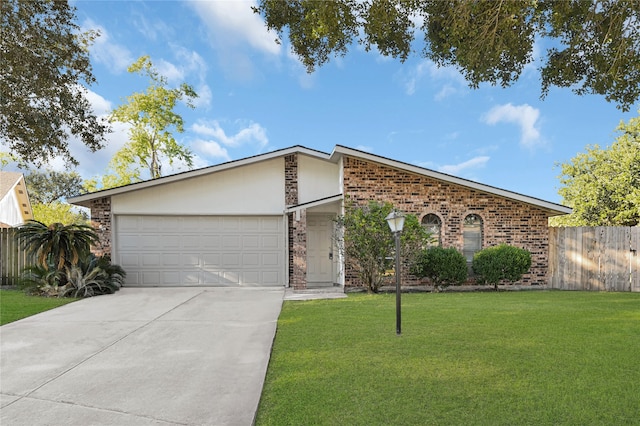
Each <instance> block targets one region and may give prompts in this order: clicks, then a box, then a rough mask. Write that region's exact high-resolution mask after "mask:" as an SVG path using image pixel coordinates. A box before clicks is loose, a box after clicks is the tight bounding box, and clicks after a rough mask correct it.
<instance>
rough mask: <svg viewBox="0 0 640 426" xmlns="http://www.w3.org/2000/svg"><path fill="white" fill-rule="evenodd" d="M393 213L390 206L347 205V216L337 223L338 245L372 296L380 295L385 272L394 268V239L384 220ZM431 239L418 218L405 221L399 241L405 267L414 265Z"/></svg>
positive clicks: (409, 218) (340, 218) (410, 217)
mask: <svg viewBox="0 0 640 426" xmlns="http://www.w3.org/2000/svg"><path fill="white" fill-rule="evenodd" d="M392 210H393V205H392V204H391V203H389V202H386V203H384V204H380V203H377V202H375V201H371V202H369V204H368V205H367V206H364V207H360V206H354V205H352V204H348V205H347V206H346V208H345V214H344V216H340V217H339V218H338V219H337V222H338V225H339V226H338V227H337V229H338V235H336V241H337V245H338V247H339V249H340V250H341V252H342V254H343V255H344V256H345V260H346V262H347V265H348V266H350V267H351V268H353V270H354V271H355V272H356V273H357V274H358V276H359V278H360V279H361V280H362V282H363V283H364V284H365V285H366V287H367V291H369V292H373V293H376V292H378V290H379V289H380V285H381V284H382V279H383V277H384V272H385V271H386V270H388V269H390V268H391V267H392V264H393V261H392V259H393V257H392V255H393V251H394V238H393V234H392V233H391V230H390V229H389V225H388V224H387V222H386V220H385V218H386V217H387V215H388V214H389V213H391V211H392ZM428 237H429V235H428V233H427V232H426V231H425V230H424V228H423V227H422V226H421V225H420V222H419V221H418V219H417V218H416V217H415V216H413V215H407V216H406V217H405V224H404V229H403V231H402V234H401V238H400V242H401V251H402V258H403V263H405V264H408V265H411V264H413V262H414V258H415V255H416V254H417V253H418V252H419V250H420V249H422V247H423V246H425V245H426V243H427V242H428Z"/></svg>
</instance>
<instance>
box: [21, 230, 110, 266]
mask: <svg viewBox="0 0 640 426" xmlns="http://www.w3.org/2000/svg"><path fill="white" fill-rule="evenodd" d="M17 234H18V239H19V241H20V244H21V245H22V247H23V248H24V249H25V250H26V251H27V253H30V254H33V255H34V256H35V258H36V262H37V263H38V264H39V265H40V266H42V267H43V268H47V267H48V265H52V266H53V267H54V268H55V269H57V270H59V271H61V270H62V269H63V268H64V267H65V265H67V266H72V265H76V264H77V263H78V261H79V260H80V259H81V258H83V257H85V256H88V255H89V253H90V248H91V244H95V243H97V242H98V235H97V234H96V232H95V230H94V229H93V228H92V227H91V226H89V225H83V224H71V225H63V224H62V223H53V224H51V225H49V226H47V225H45V224H44V223H42V222H38V221H37V220H30V221H28V222H27V223H26V224H24V225H23V226H21V227H20V228H19V229H18V233H17Z"/></svg>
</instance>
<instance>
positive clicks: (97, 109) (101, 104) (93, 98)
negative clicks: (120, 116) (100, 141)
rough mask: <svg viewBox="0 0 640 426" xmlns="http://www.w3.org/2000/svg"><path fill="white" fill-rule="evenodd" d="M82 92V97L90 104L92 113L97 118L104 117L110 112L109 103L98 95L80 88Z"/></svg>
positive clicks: (110, 106)
mask: <svg viewBox="0 0 640 426" xmlns="http://www.w3.org/2000/svg"><path fill="white" fill-rule="evenodd" d="M82 90H83V91H84V92H85V94H84V96H85V98H87V100H88V101H89V103H90V104H91V107H92V108H93V112H94V113H95V114H96V115H97V116H105V115H107V114H109V113H110V112H111V108H112V105H111V101H109V100H107V99H105V98H103V97H102V96H100V95H99V94H97V93H96V92H94V91H92V90H89V89H86V88H84V87H83V88H82Z"/></svg>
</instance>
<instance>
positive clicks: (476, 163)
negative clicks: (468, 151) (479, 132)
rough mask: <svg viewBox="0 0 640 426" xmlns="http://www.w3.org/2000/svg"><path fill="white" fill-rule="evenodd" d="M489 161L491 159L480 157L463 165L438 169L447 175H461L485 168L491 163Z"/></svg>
mask: <svg viewBox="0 0 640 426" xmlns="http://www.w3.org/2000/svg"><path fill="white" fill-rule="evenodd" d="M489 159H490V157H487V156H484V155H483V156H480V157H475V158H472V159H471V160H467V161H464V162H462V163H458V164H448V165H445V166H440V167H438V171H441V172H442V173H447V174H450V175H460V174H462V173H463V172H467V171H469V170H473V169H479V168H482V167H484V166H485V165H486V164H487V162H488V161H489Z"/></svg>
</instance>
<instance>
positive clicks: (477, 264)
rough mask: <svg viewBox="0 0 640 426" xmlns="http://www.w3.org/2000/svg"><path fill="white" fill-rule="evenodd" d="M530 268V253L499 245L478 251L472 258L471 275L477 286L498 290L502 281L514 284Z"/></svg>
mask: <svg viewBox="0 0 640 426" xmlns="http://www.w3.org/2000/svg"><path fill="white" fill-rule="evenodd" d="M530 267H531V253H529V252H528V251H527V250H525V249H521V248H518V247H514V246H510V245H507V244H500V245H498V246H495V247H488V248H486V249H483V250H480V251H479V252H477V253H476V254H475V255H474V256H473V265H472V268H473V273H474V274H475V275H476V280H477V281H478V283H479V284H493V285H494V287H495V289H496V290H497V289H498V283H499V282H500V281H502V280H506V281H510V282H511V283H514V282H516V281H518V280H520V279H521V278H522V275H523V274H525V273H527V272H528V271H529V268H530Z"/></svg>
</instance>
